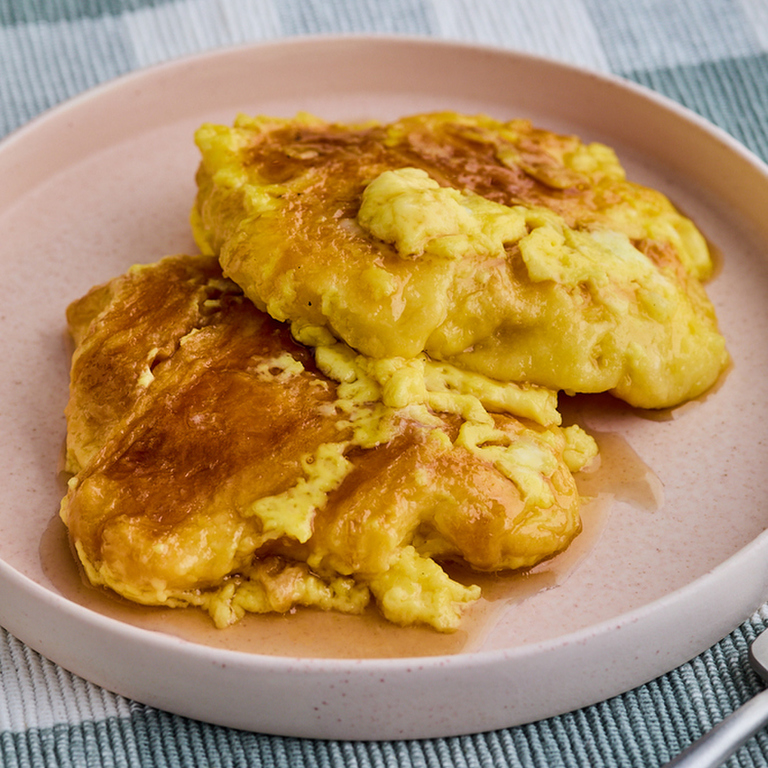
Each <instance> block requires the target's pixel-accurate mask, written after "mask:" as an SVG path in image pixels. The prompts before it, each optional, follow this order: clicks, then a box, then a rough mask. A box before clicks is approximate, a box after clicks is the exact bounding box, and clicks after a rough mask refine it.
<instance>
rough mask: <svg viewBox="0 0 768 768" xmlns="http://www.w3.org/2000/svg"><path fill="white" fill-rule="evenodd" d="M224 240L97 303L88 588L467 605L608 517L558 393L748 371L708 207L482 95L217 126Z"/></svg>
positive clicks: (239, 604) (190, 598)
mask: <svg viewBox="0 0 768 768" xmlns="http://www.w3.org/2000/svg"><path fill="white" fill-rule="evenodd" d="M196 140H197V144H198V146H199V148H200V150H201V154H202V160H201V163H200V166H199V170H198V173H197V183H198V193H197V197H196V200H195V202H194V206H193V210H192V229H193V233H194V236H195V238H196V241H197V243H198V245H199V247H200V250H201V252H202V253H201V254H200V255H178V256H170V257H167V258H165V259H163V260H162V261H160V262H158V263H156V264H151V265H143V266H136V267H134V268H132V269H131V270H129V271H128V272H127V273H126V274H124V275H121V276H118V277H116V278H115V279H113V280H112V281H110V282H109V283H107V284H105V285H103V286H99V287H96V288H94V289H93V290H92V291H90V292H89V293H88V294H87V295H86V296H84V297H83V298H81V299H79V300H77V301H75V302H74V303H73V304H72V305H71V306H70V308H69V310H68V323H69V328H70V332H71V334H72V336H73V338H74V340H75V343H76V349H75V352H74V355H73V360H72V367H71V384H70V399H69V404H68V406H67V413H66V415H67V468H68V469H69V471H70V472H71V473H72V479H71V481H70V483H69V488H68V492H67V496H66V498H65V499H64V500H63V502H62V506H61V516H62V518H63V520H64V521H65V523H66V524H67V527H68V529H69V535H70V540H71V543H72V545H73V548H74V550H75V552H76V555H77V557H78V559H79V561H80V563H81V564H82V567H83V569H84V572H85V574H86V576H87V578H88V580H89V581H90V582H91V583H93V584H95V585H98V586H104V587H107V588H109V589H110V590H112V591H113V592H115V593H117V594H119V595H121V596H123V597H125V598H127V599H129V600H132V601H135V602H138V603H142V604H146V605H163V606H171V607H174V606H199V607H202V608H203V609H205V610H207V611H208V612H209V613H210V615H211V616H212V617H213V620H214V621H215V623H216V625H217V626H219V627H225V626H228V625H230V624H232V623H233V622H235V621H237V620H238V619H239V618H241V617H242V616H243V615H244V614H245V613H247V612H252V613H265V612H287V611H291V610H293V609H294V608H296V607H298V606H311V607H315V608H320V609H326V610H328V609H330V610H338V611H344V612H348V613H359V612H361V611H363V610H364V609H365V608H366V606H367V605H369V604H370V603H374V604H375V605H376V607H377V608H378V610H379V611H380V612H381V613H382V614H383V615H384V616H385V617H386V618H387V619H388V620H390V621H392V622H395V623H397V624H402V625H409V624H414V623H422V624H427V625H430V626H432V627H434V628H435V629H437V630H440V631H451V630H454V629H456V628H457V626H458V625H459V622H460V619H461V614H462V611H463V610H464V609H465V608H466V606H468V605H469V604H471V603H472V602H474V601H475V600H477V599H478V597H479V588H478V587H477V586H473V585H472V584H471V583H470V584H468V583H459V582H458V581H456V580H455V579H453V578H451V577H450V576H449V571H450V570H451V569H450V568H449V567H448V566H449V565H450V564H451V563H454V562H457V563H461V564H462V565H468V566H470V568H472V569H476V570H477V571H488V572H495V571H502V570H514V569H520V568H526V567H530V566H533V565H535V564H536V563H538V562H541V561H542V560H545V559H547V558H550V557H553V556H555V555H557V553H558V552H561V551H562V550H563V549H565V548H566V547H567V546H568V545H569V543H570V542H571V541H572V540H573V538H574V537H575V536H576V535H577V534H578V533H579V531H580V529H581V523H580V516H579V508H580V504H581V499H580V498H579V494H578V491H577V488H576V483H575V480H574V473H577V472H579V471H581V470H582V469H583V468H584V467H586V466H587V465H589V464H590V463H591V462H592V461H593V460H594V459H595V457H596V454H597V447H596V444H595V442H594V440H593V439H592V438H591V437H589V436H588V435H587V434H586V433H585V432H584V431H583V430H582V429H581V428H580V427H578V426H568V427H563V426H562V425H561V421H562V420H561V416H560V413H559V412H558V410H557V405H558V393H559V392H567V393H577V392H578V393H595V392H611V393H613V394H614V395H616V396H617V397H619V398H622V399H624V400H626V401H627V402H628V403H630V404H631V405H633V406H638V407H642V408H668V407H672V406H675V405H677V404H679V403H682V402H685V401H687V400H689V399H691V398H695V397H697V396H699V395H701V394H702V393H703V392H705V391H706V390H707V389H709V388H710V387H712V385H713V384H714V383H715V381H716V380H717V379H718V377H719V376H720V375H721V374H722V372H723V371H724V369H725V368H726V366H727V364H728V354H727V351H726V347H725V342H724V340H723V337H722V336H721V334H720V332H719V330H718V327H717V321H716V317H715V312H714V309H713V306H712V304H711V303H710V301H709V299H708V298H707V295H706V293H705V290H704V287H703V285H704V282H705V281H706V280H707V279H708V278H709V277H710V276H711V275H712V272H713V264H712V259H711V257H710V253H709V250H708V248H707V244H706V242H705V240H704V238H703V237H702V235H701V233H700V232H699V231H698V229H697V228H696V227H695V226H694V224H693V223H692V222H691V221H690V220H689V219H687V218H686V217H685V216H683V215H682V214H681V213H680V212H678V211H677V210H676V209H675V208H674V207H673V205H672V204H671V203H670V202H669V200H667V198H666V197H664V196H663V195H662V194H661V193H659V192H657V191H654V190H651V189H648V188H646V187H642V186H640V185H638V184H635V183H633V182H630V181H628V180H627V179H626V178H625V175H624V171H623V169H622V168H621V166H620V165H619V163H618V160H617V159H616V156H615V154H614V153H613V152H612V151H611V150H610V149H609V148H607V147H605V146H603V145H600V144H584V143H582V142H581V141H580V140H579V139H577V138H574V137H568V136H560V135H557V134H554V133H551V132H549V131H545V130H541V129H537V128H534V127H533V126H532V125H531V124H530V123H528V122H526V121H523V120H513V121H510V122H500V121H497V120H494V119H491V118H488V117H483V116H475V117H471V116H467V115H459V114H456V113H438V114H429V115H415V116H412V117H408V118H404V119H402V120H398V121H396V122H393V123H390V124H380V123H373V122H369V123H364V124H360V125H350V124H337V123H328V122H326V121H323V120H321V119H319V118H316V117H313V116H310V115H303V114H302V115H298V116H296V117H294V118H291V119H282V118H271V117H256V118H250V117H246V116H241V117H239V118H238V119H237V120H236V122H235V124H234V125H233V126H232V127H227V126H220V125H204V126H202V127H201V128H200V129H199V131H198V132H197V135H196Z"/></svg>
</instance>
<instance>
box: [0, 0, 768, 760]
mask: <svg viewBox="0 0 768 768" xmlns="http://www.w3.org/2000/svg"><path fill="white" fill-rule="evenodd" d="M331 33H333V34H336V33H374V34H379V33H381V34H407V35H422V36H431V37H435V38H441V39H450V40H461V41H465V42H473V43H483V44H489V45H493V46H499V47H504V48H508V49H515V50H519V51H524V52H530V53H535V54H539V55H543V56H548V57H552V58H556V59H558V60H561V61H566V62H569V63H573V64H578V65H582V66H586V67H589V68H590V69H593V70H595V71H599V72H609V73H613V74H617V75H621V76H623V77H626V78H628V79H630V80H633V81H635V82H637V83H641V84H643V85H645V86H647V87H649V88H652V89H654V90H656V91H658V92H660V93H663V94H665V95H667V96H669V97H671V98H672V99H674V100H675V101H677V102H679V103H681V104H683V105H685V106H687V107H689V108H691V109H692V110H694V111H696V112H698V113H699V114H700V115H702V116H704V117H705V118H707V119H708V120H710V121H711V122H713V123H714V124H716V125H718V126H720V127H721V128H723V129H724V130H725V131H727V132H728V133H730V134H731V135H732V136H734V137H735V138H736V139H737V140H739V141H740V142H742V143H743V144H744V145H745V146H746V147H747V148H749V149H750V150H752V151H753V152H754V153H755V154H757V155H758V156H759V157H761V158H762V159H763V160H768V2H766V0H537V2H535V3H533V2H529V1H528V0H55V1H54V0H0V137H2V136H4V135H6V134H8V133H10V132H12V131H14V130H15V129H16V128H18V127H20V126H22V125H24V124H25V123H27V122H28V121H30V120H32V119H33V118H35V117H36V116H37V115H39V114H40V113H42V112H44V111H45V110H46V109H48V108H50V107H53V106H54V105H56V104H59V103H61V102H62V101H65V100H66V99H68V98H70V97H73V96H75V95H77V94H79V93H81V92H83V91H85V90H87V89H89V88H92V87H93V86H96V85H98V84H100V83H103V82H105V81H108V80H110V79H112V78H115V77H117V76H119V75H121V74H124V73H126V72H129V71H132V70H136V69H138V68H143V67H148V66H151V65H153V64H155V63H158V62H162V61H166V60H168V59H172V58H175V57H178V56H185V55H190V54H194V53H196V52H200V51H204V50H209V49H212V48H216V47H221V46H229V45H239V44H244V43H248V42H256V41H262V40H276V39H280V38H285V37H291V36H296V35H306V34H331ZM767 623H768V607H763V608H762V609H761V610H760V611H758V612H757V613H755V615H754V616H753V617H751V618H750V619H749V620H748V621H747V622H745V623H744V624H743V625H742V626H741V627H739V628H737V629H735V630H734V631H733V632H732V633H731V634H730V635H729V636H728V637H726V638H725V639H724V640H723V641H722V642H720V643H718V644H717V645H716V646H714V647H713V648H711V649H709V650H708V651H706V652H705V653H703V654H702V655H701V656H699V657H697V658H696V659H693V660H692V661H691V662H689V663H687V664H685V665H683V666H682V667H680V668H678V669H675V670H673V671H672V672H670V673H668V674H666V675H664V676H663V677H661V678H659V679H657V680H654V681H653V682H651V683H648V684H647V685H643V686H641V687H640V688H637V689H636V690H633V691H630V692H628V693H626V694H623V695H621V696H617V697H615V698H613V699H610V700H608V701H605V702H603V703H601V704H599V705H596V706H593V707H589V708H587V709H584V710H580V711H578V712H574V713H570V714H567V715H563V716H560V717H555V718H552V719H549V720H545V721H542V722H538V723H534V724H531V725H527V726H522V727H517V728H510V729H506V730H501V731H495V732H492V733H486V734H477V735H472V736H466V737H461V738H446V739H432V740H427V741H408V742H405V741H404V742H386V743H351V742H349V743H348V742H333V741H312V740H302V739H291V738H280V737H273V736H265V735H260V734H253V733H244V732H240V731H235V730H230V729H227V728H222V727H218V726H213V725H208V724H204V723H199V722H196V721H191V720H188V719H185V718H182V717H178V716H175V715H171V714H168V713H165V712H161V711H157V710H155V709H152V708H150V707H146V706H144V705H142V704H139V703H136V702H132V701H128V700H126V699H124V698H122V697H120V696H116V695H114V694H111V693H109V692H107V691H104V690H102V689H100V688H98V687H97V686H94V685H92V684H90V683H88V682H86V681H84V680H82V679H80V678H78V677H76V676H74V675H71V674H70V673H68V672H66V671H64V670H62V669H61V668H59V667H57V666H56V665H55V664H52V663H51V662H49V661H48V660H46V659H44V658H42V657H41V656H40V655H39V654H37V653H35V652H34V651H32V650H30V649H29V648H27V647H26V646H24V645H23V644H22V643H21V642H19V641H18V640H17V639H16V638H14V637H12V636H11V635H9V634H8V633H7V632H5V631H4V630H0V765H2V766H4V767H8V768H16V766H35V767H36V766H62V767H65V766H78V767H80V766H153V767H154V766H157V767H158V768H160V767H165V766H169V767H176V766H195V767H197V766H200V768H203V767H206V768H208V767H213V766H222V767H224V766H232V767H236V766H237V767H239V766H243V767H245V766H248V767H249V768H252V767H257V766H265V767H272V766H275V767H276V768H282V767H283V766H286V767H287V766H307V767H312V768H315V767H317V768H336V767H340V766H349V767H350V768H352V767H353V766H354V767H355V768H368V766H371V767H372V768H373V767H376V768H380V767H383V766H387V767H389V766H406V767H408V766H414V767H415V766H419V767H420V768H433V767H436V766H446V767H447V766H458V767H459V768H461V767H463V766H467V767H468V768H470V767H471V768H475V767H477V766H481V767H483V768H485V767H486V766H509V767H510V768H512V767H514V768H518V767H519V768H533V767H534V766H535V767H536V768H558V767H559V766H568V767H570V766H588V767H590V768H599V767H600V766H636V767H637V768H653V767H654V766H659V765H663V764H664V763H665V762H667V761H668V760H669V759H670V758H671V757H672V756H674V755H675V754H676V753H677V752H679V751H680V750H681V749H682V748H683V747H685V746H686V745H687V744H688V743H690V742H691V741H692V740H693V739H695V738H697V737H698V736H699V735H700V734H701V733H703V732H704V731H706V730H708V729H709V728H711V727H712V726H713V725H714V724H715V723H717V722H719V721H720V720H721V719H722V718H723V717H725V716H726V715H728V714H729V713H730V712H732V711H733V710H734V709H735V708H737V707H738V706H739V705H740V704H741V703H743V702H744V701H746V700H747V699H748V698H750V697H751V696H753V695H754V694H755V693H757V692H758V691H760V690H762V688H763V685H762V683H761V681H760V680H759V679H758V677H757V676H756V675H755V674H754V673H753V672H752V670H751V669H750V667H749V664H748V660H747V649H748V645H749V643H750V642H751V641H752V640H753V639H754V637H755V636H756V635H757V634H758V633H759V632H761V631H763V630H764V629H765V628H766V624H767ZM258 705H259V703H258V702H255V703H254V706H258ZM727 765H728V766H730V768H735V766H745V767H746V766H768V735H767V734H761V735H758V736H757V737H756V738H754V739H752V740H751V741H750V742H749V743H748V744H747V745H746V746H745V747H743V748H742V749H741V750H740V751H739V752H738V753H737V755H735V756H734V757H733V758H732V759H731V760H730V761H729V762H728V764H727Z"/></svg>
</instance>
